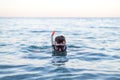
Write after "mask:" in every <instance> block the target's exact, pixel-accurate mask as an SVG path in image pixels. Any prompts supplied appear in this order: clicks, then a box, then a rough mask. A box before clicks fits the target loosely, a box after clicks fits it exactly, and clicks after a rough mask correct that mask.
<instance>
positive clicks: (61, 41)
mask: <svg viewBox="0 0 120 80" xmlns="http://www.w3.org/2000/svg"><path fill="white" fill-rule="evenodd" d="M55 43H56V44H65V43H66V40H65V37H64V36H62V35H61V36H57V37H56V38H55Z"/></svg>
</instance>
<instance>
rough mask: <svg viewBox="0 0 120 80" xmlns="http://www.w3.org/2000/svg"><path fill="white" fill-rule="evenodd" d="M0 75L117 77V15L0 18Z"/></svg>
mask: <svg viewBox="0 0 120 80" xmlns="http://www.w3.org/2000/svg"><path fill="white" fill-rule="evenodd" d="M52 31H56V33H55V36H57V35H64V36H65V37H66V41H67V56H63V57H52V48H51V40H50V37H51V32H52ZM52 61H56V63H53V62H52ZM57 61H58V62H57ZM59 61H61V62H60V63H59ZM0 80H120V18H0Z"/></svg>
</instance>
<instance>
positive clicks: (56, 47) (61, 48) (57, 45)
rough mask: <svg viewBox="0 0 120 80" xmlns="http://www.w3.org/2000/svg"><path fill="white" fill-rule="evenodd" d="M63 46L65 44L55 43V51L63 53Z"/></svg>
mask: <svg viewBox="0 0 120 80" xmlns="http://www.w3.org/2000/svg"><path fill="white" fill-rule="evenodd" d="M65 44H66V43H65V41H63V42H62V43H57V42H56V41H55V49H56V50H57V51H63V50H64V49H65Z"/></svg>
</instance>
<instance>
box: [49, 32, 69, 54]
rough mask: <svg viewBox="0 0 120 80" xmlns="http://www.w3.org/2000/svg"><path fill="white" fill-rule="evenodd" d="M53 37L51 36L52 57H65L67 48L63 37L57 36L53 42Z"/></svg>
mask: <svg viewBox="0 0 120 80" xmlns="http://www.w3.org/2000/svg"><path fill="white" fill-rule="evenodd" d="M53 35H54V33H53V34H52V37H51V38H52V39H51V40H52V48H53V50H52V56H66V55H67V51H66V49H67V46H66V40H65V37H64V36H62V35H61V36H57V37H56V38H55V41H54V42H53Z"/></svg>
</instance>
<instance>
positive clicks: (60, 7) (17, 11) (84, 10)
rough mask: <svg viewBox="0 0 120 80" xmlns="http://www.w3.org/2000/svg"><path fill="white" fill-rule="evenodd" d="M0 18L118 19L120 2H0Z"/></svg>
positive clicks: (82, 0) (112, 0)
mask: <svg viewBox="0 0 120 80" xmlns="http://www.w3.org/2000/svg"><path fill="white" fill-rule="evenodd" d="M0 17H120V0H0Z"/></svg>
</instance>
